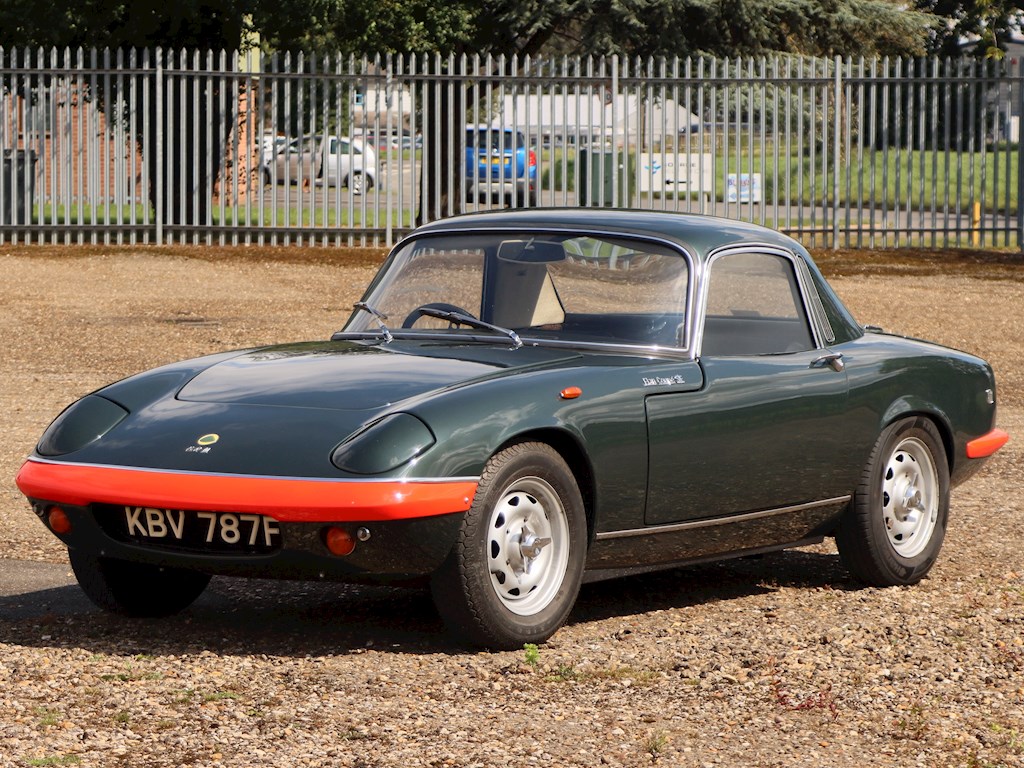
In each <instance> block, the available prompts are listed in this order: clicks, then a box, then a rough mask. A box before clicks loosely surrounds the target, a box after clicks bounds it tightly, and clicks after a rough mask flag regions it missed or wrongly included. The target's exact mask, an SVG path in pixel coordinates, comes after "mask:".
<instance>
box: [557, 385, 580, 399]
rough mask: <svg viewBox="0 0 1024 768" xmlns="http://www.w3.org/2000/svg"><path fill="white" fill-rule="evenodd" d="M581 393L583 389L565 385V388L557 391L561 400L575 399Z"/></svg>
mask: <svg viewBox="0 0 1024 768" xmlns="http://www.w3.org/2000/svg"><path fill="white" fill-rule="evenodd" d="M582 394H583V390H582V389H580V388H579V387H566V388H565V389H563V390H562V391H561V392H559V393H558V396H559V397H560V398H562V399H563V400H575V399H576V398H577V397H579V396H580V395H582Z"/></svg>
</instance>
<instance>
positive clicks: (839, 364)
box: [811, 352, 846, 373]
mask: <svg viewBox="0 0 1024 768" xmlns="http://www.w3.org/2000/svg"><path fill="white" fill-rule="evenodd" d="M826 365H827V366H828V367H829V368H831V369H832V370H833V371H835V372H836V373H842V372H843V370H845V368H846V363H844V362H843V353H842V352H829V353H828V354H827V355H822V356H821V357H816V358H814V361H813V362H812V363H811V368H824V367H825V366H826Z"/></svg>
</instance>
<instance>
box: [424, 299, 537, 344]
mask: <svg viewBox="0 0 1024 768" xmlns="http://www.w3.org/2000/svg"><path fill="white" fill-rule="evenodd" d="M419 311H420V314H422V315H428V316H429V317H436V318H437V319H439V320H447V321H448V322H449V323H456V324H458V325H469V326H472V327H473V328H483V329H484V330H487V331H494V332H495V333H500V334H501V335H502V336H508V337H509V339H511V340H512V349H519V348H520V347H521V346H523V340H522V339H520V338H519V334H518V333H516V332H515V331H513V330H512V329H511V328H502V327H501V326H500V325H494V324H493V323H488V322H487V321H486V320H478V319H477V318H475V317H471V316H470V315H464V314H462V313H461V312H449V311H448V310H446V309H434V308H433V307H420V309H419Z"/></svg>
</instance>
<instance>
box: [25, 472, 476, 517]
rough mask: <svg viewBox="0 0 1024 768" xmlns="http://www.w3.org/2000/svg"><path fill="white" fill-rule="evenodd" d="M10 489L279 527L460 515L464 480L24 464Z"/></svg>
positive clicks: (466, 490) (467, 499)
mask: <svg viewBox="0 0 1024 768" xmlns="http://www.w3.org/2000/svg"><path fill="white" fill-rule="evenodd" d="M16 482H17V484H18V488H20V489H21V492H22V493H24V494H25V495H26V496H28V497H30V498H33V499H41V500H46V501H53V502H57V503H61V504H73V505H75V506H86V505H88V504H125V505H129V506H142V507H156V508H160V509H196V510H204V511H210V512H243V513H255V514H262V515H269V516H270V517H273V518H274V519H276V520H280V521H282V522H344V521H346V520H353V521H363V520H404V519H409V518H415V517H431V516H434V515H446V514H450V513H452V512H465V511H466V510H467V509H469V507H470V505H471V504H472V503H473V496H474V495H475V494H476V487H477V483H476V482H475V481H472V480H446V481H439V482H425V481H416V480H410V481H406V482H402V481H376V482H373V481H371V482H360V481H358V480H355V481H353V480H343V481H332V480H315V479H309V480H306V479H302V478H276V477H246V476H240V475H207V474H199V473H184V472H183V473H178V472H160V471H152V470H138V469H129V468H125V467H97V466H88V465H83V464H60V463H52V464H51V463H46V462H39V461H33V460H32V459H29V460H28V461H26V462H25V464H24V465H23V466H22V468H21V471H20V472H18V477H17V480H16Z"/></svg>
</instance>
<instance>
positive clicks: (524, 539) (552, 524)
mask: <svg viewBox="0 0 1024 768" xmlns="http://www.w3.org/2000/svg"><path fill="white" fill-rule="evenodd" d="M568 530H569V529H568V523H567V520H566V514H565V510H564V508H563V507H562V503H561V501H560V500H559V498H558V494H557V493H556V492H555V490H554V489H553V488H552V487H551V486H550V485H549V484H548V483H547V482H546V481H545V480H543V479H541V478H538V477H529V478H522V479H520V480H517V481H515V482H514V483H512V484H511V485H510V486H509V488H508V489H506V491H505V493H504V495H503V496H502V497H501V500H500V501H499V502H498V503H497V504H496V505H495V506H494V509H493V510H492V511H491V515H490V524H489V526H488V536H487V542H486V546H487V555H488V562H489V570H490V576H491V586H492V587H493V588H494V592H495V594H496V595H497V596H498V598H499V599H500V600H501V602H502V603H503V604H504V605H505V607H506V608H508V609H509V610H510V611H512V612H513V613H516V614H518V615H521V616H530V615H533V614H535V613H537V612H539V611H541V610H543V609H544V608H545V607H546V606H547V605H548V604H549V603H550V602H551V601H552V600H553V599H554V597H555V595H557V594H558V590H559V589H560V588H561V585H562V580H563V578H564V576H565V571H566V568H567V565H568V559H569V543H568Z"/></svg>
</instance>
